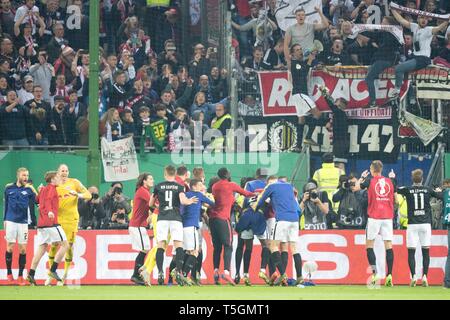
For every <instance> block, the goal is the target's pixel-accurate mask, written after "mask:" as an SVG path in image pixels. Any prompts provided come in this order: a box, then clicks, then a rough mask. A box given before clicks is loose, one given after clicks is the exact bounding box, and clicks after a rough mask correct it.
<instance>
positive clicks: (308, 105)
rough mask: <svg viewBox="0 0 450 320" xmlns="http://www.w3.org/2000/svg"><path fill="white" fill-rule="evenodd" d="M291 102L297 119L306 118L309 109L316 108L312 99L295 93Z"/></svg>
mask: <svg viewBox="0 0 450 320" xmlns="http://www.w3.org/2000/svg"><path fill="white" fill-rule="evenodd" d="M292 101H293V103H294V105H295V111H296V113H297V117H303V116H306V115H307V114H308V113H309V112H310V111H311V109H314V108H315V107H316V104H315V103H314V101H312V99H311V98H310V97H309V96H308V95H306V94H303V93H297V94H294V95H293V96H292Z"/></svg>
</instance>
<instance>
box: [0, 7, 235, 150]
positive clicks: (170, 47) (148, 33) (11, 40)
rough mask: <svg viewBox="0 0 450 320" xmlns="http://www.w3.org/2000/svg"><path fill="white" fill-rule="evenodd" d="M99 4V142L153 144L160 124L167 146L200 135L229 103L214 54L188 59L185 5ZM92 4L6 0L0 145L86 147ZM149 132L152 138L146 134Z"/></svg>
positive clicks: (207, 51)
mask: <svg viewBox="0 0 450 320" xmlns="http://www.w3.org/2000/svg"><path fill="white" fill-rule="evenodd" d="M147 2H148V1H142V0H103V1H100V9H101V12H100V17H101V21H100V29H101V30H100V45H101V46H100V51H101V54H100V76H99V79H98V80H95V81H98V82H99V115H100V119H101V120H100V133H99V134H100V135H102V136H104V137H105V138H107V140H108V141H115V140H117V139H120V138H122V137H126V136H134V137H135V141H136V145H139V143H140V141H141V137H142V136H146V137H145V138H146V140H147V141H145V143H146V145H148V144H151V143H152V142H151V137H150V130H146V128H148V127H151V125H152V123H154V122H156V121H159V120H163V123H164V128H163V130H160V131H159V132H160V133H161V134H162V135H163V137H162V139H163V147H166V146H167V145H168V141H169V136H170V133H171V132H173V131H174V130H177V129H180V130H184V129H185V130H188V129H189V130H193V128H195V127H196V126H199V127H200V128H202V129H203V130H205V128H208V127H209V126H211V122H212V121H213V120H214V119H216V120H217V115H216V114H215V108H216V106H217V104H218V103H222V104H225V103H226V101H227V100H226V99H225V98H226V97H227V95H228V88H227V78H228V72H227V70H225V69H220V68H219V67H217V66H216V65H215V61H216V60H217V56H218V54H217V48H213V47H209V48H207V47H205V46H204V45H203V44H201V43H197V44H194V45H193V46H192V47H191V48H190V52H182V45H181V28H180V26H179V25H180V21H181V12H180V1H170V6H168V7H162V6H150V5H147ZM88 10H89V3H88V1H86V0H84V1H82V0H25V1H13V0H1V2H0V23H1V37H0V140H1V143H0V145H9V146H28V145H32V146H36V145H44V146H45V145H80V146H83V145H87V143H88V127H89V117H88V108H87V105H88V100H89V94H88V85H89V60H90V57H89V52H88V45H89V38H88V35H89V23H88V22H89V17H88V16H89V12H88ZM146 133H147V135H146Z"/></svg>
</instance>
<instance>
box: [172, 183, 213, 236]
mask: <svg viewBox="0 0 450 320" xmlns="http://www.w3.org/2000/svg"><path fill="white" fill-rule="evenodd" d="M186 197H187V198H188V199H190V198H192V197H197V199H198V202H197V203H193V204H191V205H188V206H181V210H180V211H181V217H182V219H183V228H186V227H196V228H198V227H199V221H200V214H201V212H202V204H203V203H207V204H209V205H210V206H213V205H214V202H213V201H211V200H209V199H208V198H207V197H206V196H205V195H203V193H201V192H198V191H189V192H186Z"/></svg>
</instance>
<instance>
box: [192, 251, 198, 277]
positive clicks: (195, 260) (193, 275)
mask: <svg viewBox="0 0 450 320" xmlns="http://www.w3.org/2000/svg"><path fill="white" fill-rule="evenodd" d="M193 257H194V256H193ZM191 278H192V279H194V280H197V258H196V257H194V258H193V259H192V269H191Z"/></svg>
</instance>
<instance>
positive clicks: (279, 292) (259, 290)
mask: <svg viewBox="0 0 450 320" xmlns="http://www.w3.org/2000/svg"><path fill="white" fill-rule="evenodd" d="M16 299H27V300H28V299H29V300H61V299H63V300H91V299H96V300H127V299H130V300H221V299H222V300H243V299H245V300H324V299H329V300H384V299H386V300H430V299H432V300H450V290H448V289H447V290H446V289H444V288H442V287H439V286H435V287H428V288H423V287H415V288H410V287H407V286H395V287H393V288H385V287H383V286H381V287H380V288H379V289H368V288H367V287H366V286H343V285H318V286H315V287H306V288H297V287H267V286H257V285H255V286H251V287H245V286H238V287H231V286H225V285H222V286H202V287H178V286H163V287H160V286H152V287H137V286H126V285H122V286H87V285H86V286H80V287H70V286H66V287H44V286H35V287H16V286H13V287H7V286H3V287H1V288H0V300H16Z"/></svg>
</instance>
